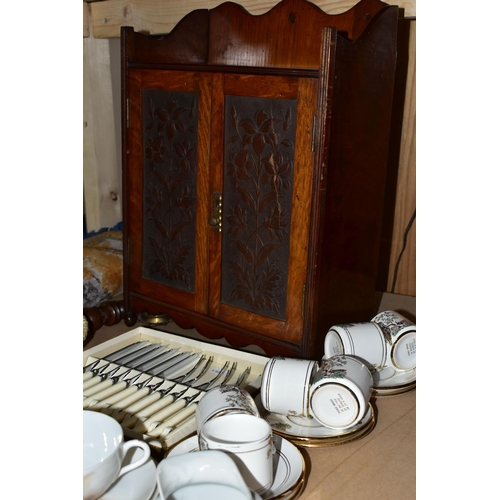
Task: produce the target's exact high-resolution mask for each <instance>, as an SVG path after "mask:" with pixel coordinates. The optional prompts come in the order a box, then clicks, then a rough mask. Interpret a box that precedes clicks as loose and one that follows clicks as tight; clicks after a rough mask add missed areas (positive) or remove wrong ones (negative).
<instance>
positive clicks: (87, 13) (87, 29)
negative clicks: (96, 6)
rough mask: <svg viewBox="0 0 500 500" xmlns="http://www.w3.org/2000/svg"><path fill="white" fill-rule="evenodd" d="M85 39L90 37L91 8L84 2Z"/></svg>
mask: <svg viewBox="0 0 500 500" xmlns="http://www.w3.org/2000/svg"><path fill="white" fill-rule="evenodd" d="M82 5H83V38H87V37H89V36H90V26H89V23H90V7H89V5H88V4H87V2H83V4H82Z"/></svg>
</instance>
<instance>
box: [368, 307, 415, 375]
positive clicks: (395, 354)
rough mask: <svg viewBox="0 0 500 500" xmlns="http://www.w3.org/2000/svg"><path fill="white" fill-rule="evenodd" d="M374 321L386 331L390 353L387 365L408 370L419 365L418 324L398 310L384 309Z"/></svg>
mask: <svg viewBox="0 0 500 500" xmlns="http://www.w3.org/2000/svg"><path fill="white" fill-rule="evenodd" d="M372 321H373V322H374V323H377V324H378V325H379V326H380V327H381V328H382V330H383V331H384V333H385V336H386V339H387V343H388V347H389V353H388V356H387V363H386V364H387V366H388V367H393V368H394V369H395V370H400V371H408V370H413V369H414V368H416V366H417V325H415V323H413V322H412V321H410V320H409V319H407V318H405V317H404V316H402V315H401V314H399V313H398V312H396V311H382V312H380V313H378V314H377V315H376V316H375V317H374V318H373V319H372Z"/></svg>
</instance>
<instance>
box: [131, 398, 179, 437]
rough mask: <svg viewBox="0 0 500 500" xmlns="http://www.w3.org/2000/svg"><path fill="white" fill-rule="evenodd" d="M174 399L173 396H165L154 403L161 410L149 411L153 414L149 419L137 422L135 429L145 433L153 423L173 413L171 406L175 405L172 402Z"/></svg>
mask: <svg viewBox="0 0 500 500" xmlns="http://www.w3.org/2000/svg"><path fill="white" fill-rule="evenodd" d="M173 401H174V398H173V396H165V397H164V398H162V399H160V400H159V401H157V402H156V403H154V404H153V405H152V406H153V407H154V410H159V411H156V413H149V414H150V415H151V416H150V417H149V418H147V419H141V421H140V422H137V424H136V425H135V426H134V428H133V430H134V431H138V432H142V433H143V434H144V433H145V432H147V430H148V428H150V427H151V426H152V425H153V424H155V423H156V424H158V423H160V422H162V421H163V420H164V419H165V418H167V417H168V416H170V415H172V411H171V410H170V407H171V406H173V404H172V402H173ZM174 404H175V403H174ZM174 411H177V410H174Z"/></svg>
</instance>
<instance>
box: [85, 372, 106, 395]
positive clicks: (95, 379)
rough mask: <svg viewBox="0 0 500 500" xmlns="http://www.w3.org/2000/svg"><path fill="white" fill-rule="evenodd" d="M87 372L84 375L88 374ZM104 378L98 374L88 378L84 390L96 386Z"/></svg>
mask: <svg viewBox="0 0 500 500" xmlns="http://www.w3.org/2000/svg"><path fill="white" fill-rule="evenodd" d="M87 373H89V372H87ZM87 373H84V375H87ZM101 381H102V379H101V377H99V376H98V375H95V376H94V377H92V378H90V379H87V380H85V381H84V382H83V390H84V391H86V390H87V389H90V388H91V387H94V386H95V385H97V384H98V383H99V382H101Z"/></svg>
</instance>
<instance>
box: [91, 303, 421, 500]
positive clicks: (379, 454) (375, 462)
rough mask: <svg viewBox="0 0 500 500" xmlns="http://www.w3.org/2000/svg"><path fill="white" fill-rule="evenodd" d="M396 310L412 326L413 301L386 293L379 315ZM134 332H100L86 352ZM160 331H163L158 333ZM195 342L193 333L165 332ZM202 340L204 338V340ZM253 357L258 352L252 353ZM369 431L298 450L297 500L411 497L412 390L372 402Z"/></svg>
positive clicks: (413, 467)
mask: <svg viewBox="0 0 500 500" xmlns="http://www.w3.org/2000/svg"><path fill="white" fill-rule="evenodd" d="M387 309H392V310H397V311H399V312H401V313H402V314H404V315H406V317H408V318H409V319H412V320H413V321H415V298H414V297H411V298H409V297H403V296H397V295H390V294H386V295H385V296H384V298H383V299H382V302H381V307H380V309H379V310H387ZM139 326H141V325H140V324H136V325H135V326H134V327H127V326H126V325H125V324H124V323H123V322H122V323H120V324H118V325H114V326H112V327H103V328H102V329H101V330H99V331H98V332H96V335H95V337H94V338H93V339H92V340H91V341H90V342H89V343H88V344H87V345H86V346H85V347H84V349H85V350H86V349H89V348H90V347H93V346H95V345H98V344H100V343H102V342H104V341H106V340H109V339H110V338H114V337H116V336H117V335H121V334H122V333H125V332H127V331H130V330H131V329H133V328H137V327H139ZM161 329H163V328H161ZM165 330H167V331H171V332H172V333H179V332H181V331H182V333H183V334H187V336H193V337H195V338H198V336H199V334H197V332H196V331H187V330H184V331H183V330H179V331H177V329H176V328H175V325H174V328H172V325H168V326H167V327H165ZM204 340H206V339H204ZM257 352H258V351H257ZM372 406H373V408H374V411H375V413H376V416H377V421H376V425H375V427H374V429H373V430H372V432H371V433H370V434H368V435H367V436H365V437H363V438H362V439H360V440H359V441H354V442H351V443H346V444H343V445H340V446H333V447H327V448H301V451H302V454H303V456H304V460H305V462H306V467H307V474H306V486H305V488H304V490H303V493H302V495H301V496H300V498H301V499H302V500H320V499H321V500H333V499H342V500H365V499H366V500H378V499H381V500H382V499H384V500H409V499H415V498H416V389H415V390H413V391H410V392H408V393H405V394H400V395H397V396H390V397H379V398H374V399H372Z"/></svg>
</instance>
